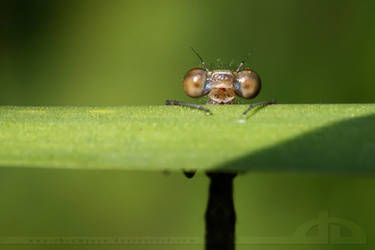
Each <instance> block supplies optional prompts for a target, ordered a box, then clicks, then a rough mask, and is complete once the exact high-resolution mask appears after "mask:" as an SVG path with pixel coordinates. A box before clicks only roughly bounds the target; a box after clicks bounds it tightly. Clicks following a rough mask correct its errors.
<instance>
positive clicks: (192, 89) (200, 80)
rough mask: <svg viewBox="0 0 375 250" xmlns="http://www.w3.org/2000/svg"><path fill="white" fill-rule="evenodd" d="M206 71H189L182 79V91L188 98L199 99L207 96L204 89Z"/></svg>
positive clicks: (194, 69) (198, 69) (206, 90)
mask: <svg viewBox="0 0 375 250" xmlns="http://www.w3.org/2000/svg"><path fill="white" fill-rule="evenodd" d="M206 76H207V71H205V70H204V69H201V68H193V69H191V70H189V71H188V72H187V73H186V75H185V78H184V91H185V93H186V94H187V95H188V96H191V97H201V96H203V95H205V94H207V92H208V89H207V88H206Z"/></svg>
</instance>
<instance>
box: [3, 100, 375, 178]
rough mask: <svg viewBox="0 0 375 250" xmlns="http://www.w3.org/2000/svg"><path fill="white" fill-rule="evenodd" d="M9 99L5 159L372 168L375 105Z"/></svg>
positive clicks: (152, 166)
mask: <svg viewBox="0 0 375 250" xmlns="http://www.w3.org/2000/svg"><path fill="white" fill-rule="evenodd" d="M209 108H210V109H211V110H212V112H213V115H212V116H207V115H206V114H205V112H202V111H199V110H193V109H189V108H184V107H176V106H124V107H1V108H0V165H1V166H16V167H47V168H81V169H85V168H93V169H129V170H142V169H143V170H180V169H201V170H202V169H204V170H207V169H221V170H260V171H269V170H280V171H285V170H291V169H292V170H307V171H337V172H342V171H354V172H358V171H369V170H373V169H374V166H375V156H374V154H373V152H375V134H374V133H373V128H374V127H375V105H373V104H351V105H348V104H337V105H333V104H331V105H272V106H267V107H263V108H259V109H256V110H254V111H251V112H249V114H248V115H247V116H246V117H243V116H242V115H241V113H242V112H243V111H244V110H245V109H246V108H247V106H246V105H225V106H210V107H209Z"/></svg>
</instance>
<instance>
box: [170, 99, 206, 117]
mask: <svg viewBox="0 0 375 250" xmlns="http://www.w3.org/2000/svg"><path fill="white" fill-rule="evenodd" d="M165 105H177V106H183V107H190V108H194V109H199V110H204V111H206V113H207V114H208V115H212V112H211V110H209V109H208V108H205V107H203V106H202V105H198V104H193V103H187V102H179V101H170V100H167V101H166V102H165Z"/></svg>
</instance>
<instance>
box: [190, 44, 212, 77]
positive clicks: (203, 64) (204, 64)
mask: <svg viewBox="0 0 375 250" xmlns="http://www.w3.org/2000/svg"><path fill="white" fill-rule="evenodd" d="M190 48H191V50H192V51H193V52H194V54H196V55H197V56H198V58H199V60H200V61H201V64H202V66H203V67H204V69H205V70H206V71H209V70H208V68H207V66H206V62H205V61H204V60H203V58H202V57H201V56H200V55H199V54H198V52H197V51H196V50H195V49H194V48H193V47H190Z"/></svg>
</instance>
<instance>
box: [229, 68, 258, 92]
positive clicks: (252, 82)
mask: <svg viewBox="0 0 375 250" xmlns="http://www.w3.org/2000/svg"><path fill="white" fill-rule="evenodd" d="M234 86H235V90H236V94H237V95H238V96H240V97H243V98H246V99H251V98H254V97H256V96H257V95H258V94H259V91H260V88H261V86H262V83H261V80H260V78H259V76H258V74H257V73H255V72H254V71H252V70H251V69H244V70H241V71H240V72H238V73H237V81H236V83H235V85H234Z"/></svg>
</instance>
